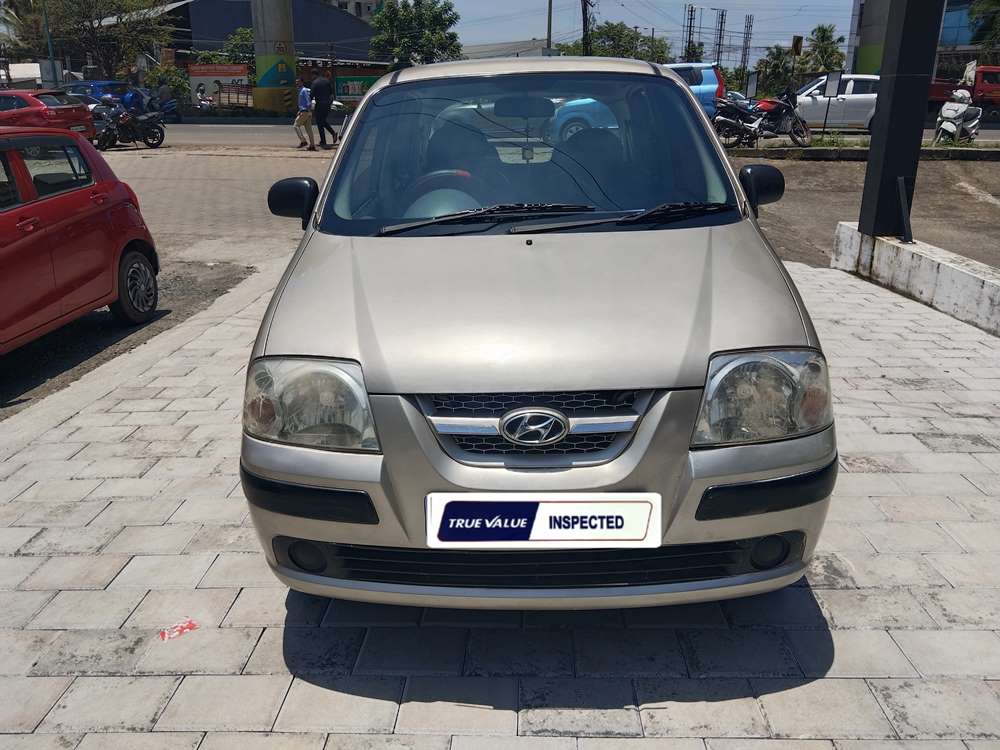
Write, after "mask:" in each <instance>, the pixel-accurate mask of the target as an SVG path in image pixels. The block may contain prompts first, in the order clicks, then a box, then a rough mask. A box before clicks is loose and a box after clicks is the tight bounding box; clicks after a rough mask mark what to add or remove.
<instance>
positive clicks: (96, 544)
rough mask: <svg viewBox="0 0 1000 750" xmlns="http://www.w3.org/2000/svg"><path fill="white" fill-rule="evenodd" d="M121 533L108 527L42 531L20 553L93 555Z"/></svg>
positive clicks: (59, 528) (57, 528)
mask: <svg viewBox="0 0 1000 750" xmlns="http://www.w3.org/2000/svg"><path fill="white" fill-rule="evenodd" d="M119 531H120V529H116V528H109V527H106V526H84V527H82V528H80V527H74V528H61V527H56V528H48V529H42V531H41V533H39V534H37V535H36V536H34V537H32V539H31V541H30V542H28V543H27V544H25V545H24V546H22V547H21V549H20V552H21V554H22V555H49V556H54V555H92V554H95V553H96V552H97V551H98V550H100V549H101V548H102V547H103V546H104V545H105V544H107V543H108V541H109V540H110V539H112V538H113V537H114V536H115V534H117V533H118V532H119Z"/></svg>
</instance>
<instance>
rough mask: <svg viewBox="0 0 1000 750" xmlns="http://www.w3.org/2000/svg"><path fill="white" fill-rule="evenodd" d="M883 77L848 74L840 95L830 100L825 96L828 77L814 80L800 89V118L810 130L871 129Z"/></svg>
mask: <svg viewBox="0 0 1000 750" xmlns="http://www.w3.org/2000/svg"><path fill="white" fill-rule="evenodd" d="M878 84H879V77H878V76H872V75H853V74H852V75H845V76H844V77H843V78H842V79H841V81H840V88H839V89H838V91H837V96H835V97H833V98H831V99H830V100H829V104H830V111H829V114H827V98H826V97H825V96H824V93H825V92H824V89H825V88H826V76H821V77H819V78H817V79H815V80H813V81H810V82H809V83H807V84H806V85H805V86H803V87H802V88H801V89H799V90H798V97H799V103H798V106H797V107H796V109H797V110H798V112H799V115H800V116H801V117H802V118H804V119H805V121H806V122H808V123H809V127H811V128H813V129H815V128H822V127H823V123H824V121H825V122H826V127H827V128H828V129H832V130H871V123H872V117H874V116H875V102H876V100H877V99H878Z"/></svg>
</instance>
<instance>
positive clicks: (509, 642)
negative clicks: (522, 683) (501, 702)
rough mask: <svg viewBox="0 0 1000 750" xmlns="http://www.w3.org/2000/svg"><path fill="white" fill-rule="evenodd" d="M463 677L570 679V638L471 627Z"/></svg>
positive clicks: (544, 632) (547, 632) (561, 632)
mask: <svg viewBox="0 0 1000 750" xmlns="http://www.w3.org/2000/svg"><path fill="white" fill-rule="evenodd" d="M610 637H612V638H614V637H616V636H615V634H612V635H611V636H610ZM465 674H467V675H473V676H478V677H491V676H496V677H500V676H508V675H536V676H567V677H569V676H572V675H573V635H572V633H570V632H568V631H565V630H510V629H506V628H505V629H492V628H474V629H473V630H472V631H471V632H470V634H469V654H468V658H467V659H466V662H465Z"/></svg>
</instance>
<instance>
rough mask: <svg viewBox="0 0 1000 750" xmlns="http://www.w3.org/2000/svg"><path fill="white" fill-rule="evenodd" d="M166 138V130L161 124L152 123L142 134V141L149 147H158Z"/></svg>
mask: <svg viewBox="0 0 1000 750" xmlns="http://www.w3.org/2000/svg"><path fill="white" fill-rule="evenodd" d="M166 138H167V131H166V130H164V129H163V126H162V125H153V126H151V127H150V128H149V129H147V130H146V132H145V133H143V134H142V142H143V143H145V144H146V145H147V146H149V147H150V148H159V147H160V146H162V145H163V141H165V140H166Z"/></svg>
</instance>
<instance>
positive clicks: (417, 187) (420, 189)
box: [402, 169, 496, 206]
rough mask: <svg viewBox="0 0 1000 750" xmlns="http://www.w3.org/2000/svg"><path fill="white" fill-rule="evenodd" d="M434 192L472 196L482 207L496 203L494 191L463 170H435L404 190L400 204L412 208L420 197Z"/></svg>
mask: <svg viewBox="0 0 1000 750" xmlns="http://www.w3.org/2000/svg"><path fill="white" fill-rule="evenodd" d="M434 190H457V191H459V192H462V193H466V194H468V195H470V196H472V197H473V198H475V199H476V200H477V201H479V203H480V205H483V206H487V205H490V204H491V203H496V201H495V200H494V199H493V197H492V196H493V194H494V192H495V191H494V190H493V189H491V188H490V186H489V185H487V184H486V183H485V182H483V181H482V180H481V179H480V178H478V177H476V176H475V175H474V174H472V173H471V172H468V171H466V170H464V169H437V170H435V171H433V172H428V173H427V174H425V175H421V176H420V177H418V178H417V179H415V180H414V181H413V182H411V183H410V184H409V186H408V187H407V188H406V192H405V196H406V197H405V198H404V199H403V201H402V203H403V205H405V206H412V205H413V204H414V203H416V201H417V200H418V199H419V198H420V197H421V196H423V195H426V194H427V193H430V192H431V191H434Z"/></svg>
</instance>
